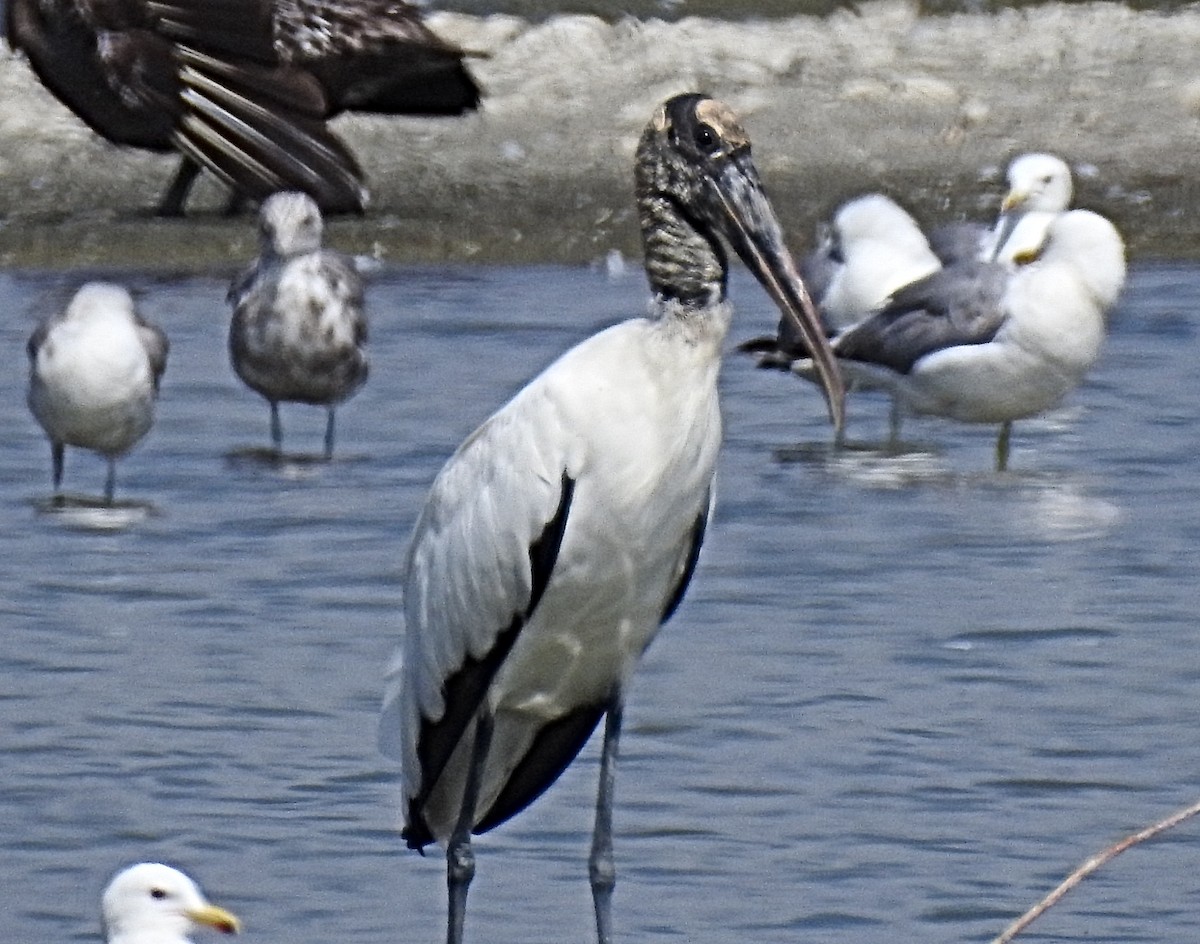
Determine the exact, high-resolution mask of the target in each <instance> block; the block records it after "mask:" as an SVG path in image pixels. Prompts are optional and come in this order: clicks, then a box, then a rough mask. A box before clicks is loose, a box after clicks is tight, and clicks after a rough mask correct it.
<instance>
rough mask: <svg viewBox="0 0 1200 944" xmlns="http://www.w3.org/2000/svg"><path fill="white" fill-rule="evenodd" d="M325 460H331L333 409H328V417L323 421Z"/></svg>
mask: <svg viewBox="0 0 1200 944" xmlns="http://www.w3.org/2000/svg"><path fill="white" fill-rule="evenodd" d="M325 458H326V459H332V458H333V407H332V406H330V407H329V415H328V416H327V417H326V419H325Z"/></svg>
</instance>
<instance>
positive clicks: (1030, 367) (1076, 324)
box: [833, 210, 1125, 470]
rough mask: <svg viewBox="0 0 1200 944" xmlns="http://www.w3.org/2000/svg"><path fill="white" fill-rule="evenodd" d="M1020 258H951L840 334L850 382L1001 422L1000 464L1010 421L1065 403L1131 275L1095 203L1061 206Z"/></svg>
mask: <svg viewBox="0 0 1200 944" xmlns="http://www.w3.org/2000/svg"><path fill="white" fill-rule="evenodd" d="M1016 262H1017V263H1018V265H1017V268H1016V269H1015V271H1014V270H1012V269H1010V268H1009V267H1008V266H1007V265H1005V264H1004V263H1001V262H995V263H986V262H972V263H961V264H959V265H957V266H948V267H946V268H944V269H942V270H941V271H939V272H936V273H934V274H933V275H931V276H929V277H928V278H926V279H923V280H921V281H919V282H916V283H914V284H912V285H910V286H908V287H907V288H904V289H901V290H900V291H898V292H897V293H896V294H895V295H894V296H893V297H892V300H891V302H890V303H889V304H888V305H887V307H885V308H884V309H883V310H882V311H880V312H879V313H878V314H877V315H874V316H872V317H871V318H868V319H867V320H865V321H863V322H861V323H860V324H858V325H857V326H855V327H854V328H851V329H850V330H849V331H847V332H845V333H844V334H842V335H839V336H838V337H837V338H835V339H834V341H833V348H834V352H835V353H836V355H837V357H838V362H839V364H840V365H841V367H842V370H843V372H844V374H845V375H846V377H847V379H848V380H849V381H851V382H853V381H854V380H856V379H861V380H862V381H864V382H866V383H870V384H873V385H877V386H883V387H885V388H886V389H888V390H890V391H891V392H892V394H893V396H895V397H896V398H897V400H898V402H900V403H901V404H902V405H903V406H904V407H905V408H906V409H907V410H909V411H911V412H914V413H926V414H932V415H935V416H944V417H948V418H951V419H956V420H961V421H964V422H968V423H999V424H1001V425H1000V435H999V437H998V439H997V442H996V468H997V469H998V470H1003V469H1005V468H1007V465H1008V453H1009V439H1010V436H1011V431H1012V423H1013V421H1014V420H1018V419H1022V418H1025V417H1028V416H1034V415H1036V414H1038V413H1042V412H1045V411H1046V410H1048V409H1050V408H1052V407H1054V406H1056V405H1057V404H1058V403H1059V402H1060V401H1061V400H1062V398H1063V397H1065V396H1066V395H1067V394H1068V393H1069V392H1071V391H1072V390H1074V389H1075V388H1076V387H1077V386H1078V385H1079V384H1080V383H1081V382H1082V380H1083V378H1084V376H1085V375H1086V373H1087V371H1088V370H1090V369H1091V367H1092V365H1093V364H1094V363H1095V362H1096V359H1097V358H1098V357H1099V355H1100V348H1101V345H1102V344H1103V341H1104V335H1105V318H1106V315H1107V314H1108V312H1109V310H1110V309H1111V308H1112V306H1113V305H1114V304H1115V303H1116V301H1117V297H1118V296H1119V294H1120V292H1121V288H1122V286H1123V285H1124V281H1125V249H1124V244H1123V243H1122V241H1121V237H1120V235H1119V234H1118V233H1117V231H1116V229H1115V228H1114V227H1113V225H1112V224H1111V223H1110V222H1109V221H1108V220H1106V219H1104V217H1102V216H1099V215H1098V214H1096V213H1092V212H1091V211H1089V210H1071V211H1068V212H1066V213H1062V214H1059V215H1057V216H1056V217H1055V219H1054V220H1053V221H1052V222H1051V223H1050V225H1049V228H1048V229H1047V231H1046V234H1045V238H1044V239H1043V240H1041V243H1040V247H1039V249H1038V250H1037V254H1036V256H1029V257H1026V256H1023V255H1018V256H1017V259H1016Z"/></svg>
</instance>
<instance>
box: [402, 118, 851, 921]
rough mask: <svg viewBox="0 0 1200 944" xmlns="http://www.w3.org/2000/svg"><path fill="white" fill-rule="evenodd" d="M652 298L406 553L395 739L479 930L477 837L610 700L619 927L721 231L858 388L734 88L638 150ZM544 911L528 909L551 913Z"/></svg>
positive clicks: (423, 824)
mask: <svg viewBox="0 0 1200 944" xmlns="http://www.w3.org/2000/svg"><path fill="white" fill-rule="evenodd" d="M635 179H636V191H637V204H638V210H639V219H640V222H641V228H642V239H643V244H644V248H645V265H646V272H647V275H648V276H649V281H650V285H651V288H652V289H653V292H654V301H653V303H652V308H651V315H650V317H649V318H639V319H635V320H632V321H626V322H623V323H621V324H617V325H615V326H613V327H611V328H608V329H607V330H605V331H602V332H600V333H599V334H596V335H594V336H592V337H590V338H588V339H587V340H585V341H583V342H581V343H580V344H578V345H577V346H575V347H574V348H572V349H571V350H569V351H568V352H567V353H566V354H564V355H563V356H562V357H560V358H559V359H558V360H557V361H556V362H554V363H553V364H551V365H550V366H549V367H548V368H547V369H546V370H545V371H544V372H543V373H541V374H540V375H539V376H537V377H536V378H534V379H533V380H532V381H530V383H529V384H528V385H527V386H526V387H525V388H524V389H523V390H521V391H520V392H519V393H518V394H517V395H516V396H515V397H514V398H513V399H512V400H511V401H510V402H509V403H508V404H507V405H506V406H504V407H503V408H502V409H500V411H499V412H497V413H495V414H494V415H493V416H492V417H491V418H490V419H489V420H487V421H486V422H485V423H484V424H483V425H482V426H481V427H479V428H478V429H477V430H476V431H475V432H474V433H472V434H471V435H470V436H469V437H468V438H467V440H466V441H465V442H464V443H463V445H462V446H460V447H459V449H458V451H457V452H456V453H455V454H454V455H453V456H452V457H451V458H450V460H449V461H448V462H447V464H446V466H445V467H444V468H443V469H442V471H441V472H440V473H439V475H438V476H437V478H436V479H435V481H434V483H433V487H432V489H431V491H430V494H429V497H428V499H427V500H426V503H425V506H424V508H423V510H422V511H421V514H420V516H419V518H418V519H417V523H416V526H415V528H414V531H413V535H412V539H411V543H410V545H409V550H408V555H407V558H406V560H405V563H404V570H403V587H404V610H403V614H404V637H403V642H402V644H401V650H400V656H399V660H398V662H397V663H396V664H394V665H393V667H392V669H391V672H390V673H389V687H388V692H387V695H386V697H385V701H384V708H383V716H382V719H381V727H380V743H381V747H382V748H383V749H384V750H385V752H387V753H389V754H393V755H394V756H397V757H399V759H400V762H401V767H402V787H403V795H404V815H405V826H404V831H403V834H402V835H403V837H404V839H405V840H406V841H407V843H408V845H409V847H410V848H413V849H422V848H424V847H425V846H427V845H428V844H430V843H433V842H440V843H444V844H445V845H446V861H447V876H448V886H449V914H448V922H447V941H448V942H449V944H458V942H460V941H461V940H462V933H463V920H464V915H465V911H466V896H467V888H468V885H469V883H470V881H471V878H472V876H473V875H474V871H475V865H474V854H473V852H472V849H471V834H472V833H483V832H486V831H488V830H490V829H492V828H493V827H495V826H498V825H500V824H501V823H503V822H505V821H506V820H507V819H509V818H510V817H512V816H514V815H515V814H517V813H519V812H520V811H521V810H522V809H523V808H524V807H526V806H527V805H528V804H530V803H532V802H533V801H534V800H535V799H537V797H538V796H540V795H541V794H542V792H543V791H545V790H546V789H547V788H548V787H549V786H550V785H551V784H552V783H554V781H555V780H557V779H558V777H559V775H560V774H561V773H562V772H563V770H564V769H565V768H566V767H567V766H568V765H569V764H570V763H571V761H572V760H573V759H574V757H575V755H576V754H578V752H579V751H580V749H581V748H582V747H583V745H584V743H585V742H586V741H587V740H588V738H589V737H590V736H591V734H592V732H593V730H594V729H595V728H596V726H597V725H598V723H599V722H600V719H601V718H604V719H605V725H604V740H603V746H602V748H601V769H600V786H599V792H598V796H597V801H596V817H595V826H594V831H593V835H592V849H591V855H590V858H589V874H590V878H591V884H592V896H593V903H594V908H595V917H596V928H597V934H598V937H599V940H600V942H601V944H609V942H610V941H611V940H612V918H611V899H612V890H613V885H614V882H615V871H614V865H613V854H612V839H613V837H612V808H613V784H614V778H615V765H616V757H617V742H618V738H619V735H620V731H621V719H622V716H623V713H624V708H625V695H626V689H627V686H628V683H629V680H630V676H631V675H632V673H633V671H634V669H635V667H636V665H637V663H638V660H639V658H640V657H641V655H642V653H643V652H644V651H645V649H646V647H647V646H648V645H649V644H650V641H651V640H652V639H653V638H654V636H655V634H656V633H657V632H658V629H659V627H660V626H661V625H662V624H663V623H664V622H665V621H666V620H667V619H668V618H670V616H671V615H672V613H674V612H675V609H676V607H677V606H678V605H679V603H680V601H681V600H682V598H683V595H684V592H685V590H686V589H687V586H688V582H689V581H690V579H691V577H692V573H693V570H694V568H695V566H696V562H697V558H698V555H699V552H700V545H701V542H702V541H703V538H704V533H705V529H706V526H707V524H708V521H709V516H710V513H711V509H712V505H713V484H714V483H713V475H714V469H715V465H716V459H717V452H718V449H719V447H720V442H721V413H720V407H719V403H718V395H717V374H718V370H719V367H720V357H721V348H722V342H723V341H724V338H725V336H726V333H727V331H728V327H729V322H730V318H731V316H732V310H731V307H730V304H729V302H728V301H727V300H726V284H727V276H728V265H729V263H728V257H727V255H726V251H725V249H724V248H723V245H724V244H723V242H722V240H724V241H725V243H727V244H728V245H729V246H731V247H732V248H733V250H734V251H735V252H736V253H737V254H738V255H739V256H740V257H741V258H742V260H743V261H744V262H745V263H746V265H747V266H748V267H749V268H750V270H751V272H752V273H753V274H754V275H755V277H756V278H757V279H758V280H759V282H760V283H761V284H762V285H763V287H764V288H765V289H766V291H767V292H768V294H769V295H770V296H771V297H772V299H773V300H774V301H775V303H776V304H777V305H778V306H779V307H780V308H781V309H782V310H784V311H786V312H790V313H791V316H792V317H795V318H796V319H797V322H798V330H799V331H800V332H801V333H802V334H803V335H804V336H805V337H806V339H807V343H808V346H809V350H811V351H813V352H814V353H815V362H816V365H817V366H816V370H817V371H818V372H819V374H820V378H821V381H822V383H823V385H824V389H825V393H826V397H827V400H828V404H829V409H830V413H831V416H832V417H833V419H834V421H835V423H838V424H840V421H841V412H842V388H841V383H840V380H839V377H838V372H837V368H836V366H835V365H834V363H833V360H832V355H831V354H830V352H829V347H828V343H827V342H826V340H825V337H824V332H823V331H822V330H821V327H820V323H819V320H818V317H817V315H816V312H815V311H813V309H812V304H811V302H810V301H809V299H808V297H807V292H806V290H805V288H804V286H803V283H802V282H801V281H800V278H799V276H798V274H797V273H796V270H795V267H794V265H793V263H792V261H791V258H790V256H789V255H788V251H787V249H786V247H785V246H784V244H783V237H782V233H781V231H780V227H779V224H778V222H777V221H776V218H775V214H774V212H773V210H772V209H771V206H770V203H769V202H768V201H767V198H766V196H765V194H764V193H763V190H762V186H761V184H760V183H759V179H758V174H757V171H756V170H755V167H754V164H753V162H752V160H751V156H750V140H749V138H748V137H747V135H746V132H745V131H744V130H743V128H742V126H741V123H740V122H739V120H738V118H737V117H736V115H734V113H733V112H732V111H731V110H730V108H729V107H728V106H727V105H724V104H722V103H720V102H717V101H714V100H712V99H710V98H706V97H704V96H702V95H682V96H678V97H675V98H672V99H670V100H669V101H668V102H666V103H665V104H664V105H663V106H661V107H660V108H659V109H658V111H657V113H656V114H655V115H654V117H653V119H652V120H651V122H650V124H649V126H648V127H647V128H646V130H645V131H644V133H643V134H642V137H641V140H640V142H639V144H638V147H637V154H636V158H635ZM532 913H533V912H530V914H532Z"/></svg>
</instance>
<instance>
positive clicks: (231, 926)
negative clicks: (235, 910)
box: [101, 862, 241, 944]
mask: <svg viewBox="0 0 1200 944" xmlns="http://www.w3.org/2000/svg"><path fill="white" fill-rule="evenodd" d="M101 909H102V912H103V917H104V931H105V940H106V941H107V942H108V944H191V938H190V936H189V935H190V934H191V932H192V931H193V930H195V929H196V927H197V926H204V927H209V928H213V929H215V930H217V931H220V932H221V933H222V934H236V933H237V932H238V931H239V930H240V928H241V924H240V922H239V921H238V919H237V918H236V917H235V916H234V915H232V914H230V913H229V912H228V911H226V910H225V909H224V908H218V907H217V906H216V905H214V904H211V903H210V902H209V901H208V900H207V899H206V898H205V897H204V895H203V894H202V893H201V892H200V889H199V888H197V887H196V883H195V882H193V881H192V880H191V879H190V878H188V877H187V876H186V875H184V874H183V873H182V872H180V871H179V870H178V869H173V868H171V867H170V866H169V865H161V864H160V863H158V862H142V863H139V864H138V865H131V866H130V867H129V868H127V869H123V870H122V871H120V872H118V873H117V874H116V875H115V876H114V877H113V879H112V881H111V882H109V883H108V887H107V888H105V889H104V897H103V898H102V900H101Z"/></svg>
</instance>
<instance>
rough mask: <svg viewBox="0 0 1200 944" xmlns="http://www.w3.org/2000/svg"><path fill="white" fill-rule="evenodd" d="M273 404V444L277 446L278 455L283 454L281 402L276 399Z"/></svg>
mask: <svg viewBox="0 0 1200 944" xmlns="http://www.w3.org/2000/svg"><path fill="white" fill-rule="evenodd" d="M270 404H271V445H273V446H274V447H275V454H276V455H280V456H281V455H283V426H282V425H281V424H280V422H279V404H278V403H276V402H275V401H274V400H271V401H270Z"/></svg>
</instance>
